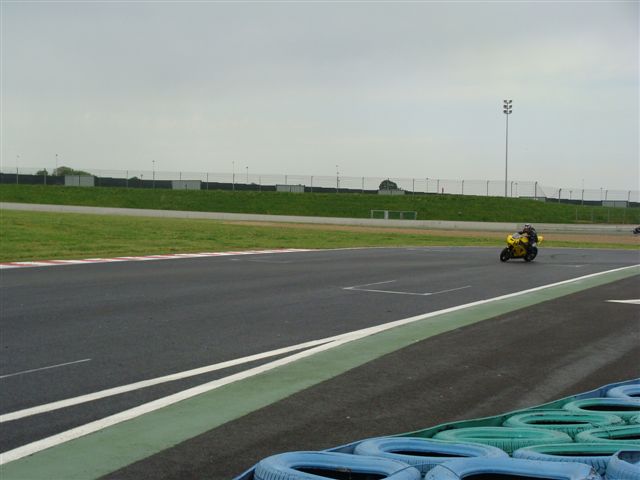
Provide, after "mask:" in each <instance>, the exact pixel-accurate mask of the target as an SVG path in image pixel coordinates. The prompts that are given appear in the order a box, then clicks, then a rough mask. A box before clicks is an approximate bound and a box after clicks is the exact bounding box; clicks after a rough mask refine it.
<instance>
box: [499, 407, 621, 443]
mask: <svg viewBox="0 0 640 480" xmlns="http://www.w3.org/2000/svg"><path fill="white" fill-rule="evenodd" d="M502 425H503V426H505V427H530V428H543V429H545V430H556V431H558V432H564V433H566V434H567V435H570V436H571V438H573V437H575V436H576V434H578V433H580V432H583V431H585V430H591V429H593V428H598V427H615V426H619V425H625V421H624V420H623V419H622V418H620V417H619V416H617V415H611V414H609V413H601V412H571V411H569V410H533V411H529V412H523V413H517V414H515V415H512V416H511V417H509V418H507V419H506V420H505V421H504V423H503V424H502Z"/></svg>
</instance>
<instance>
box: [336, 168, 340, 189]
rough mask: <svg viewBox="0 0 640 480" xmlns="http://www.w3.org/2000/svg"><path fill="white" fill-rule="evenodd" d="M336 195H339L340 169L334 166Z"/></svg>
mask: <svg viewBox="0 0 640 480" xmlns="http://www.w3.org/2000/svg"><path fill="white" fill-rule="evenodd" d="M336 193H340V167H339V166H338V165H336Z"/></svg>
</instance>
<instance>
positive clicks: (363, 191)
mask: <svg viewBox="0 0 640 480" xmlns="http://www.w3.org/2000/svg"><path fill="white" fill-rule="evenodd" d="M362 193H364V177H362Z"/></svg>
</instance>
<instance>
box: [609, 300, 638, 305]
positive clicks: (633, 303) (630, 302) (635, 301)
mask: <svg viewBox="0 0 640 480" xmlns="http://www.w3.org/2000/svg"><path fill="white" fill-rule="evenodd" d="M607 302H611V303H628V304H631V305H640V299H639V300H607Z"/></svg>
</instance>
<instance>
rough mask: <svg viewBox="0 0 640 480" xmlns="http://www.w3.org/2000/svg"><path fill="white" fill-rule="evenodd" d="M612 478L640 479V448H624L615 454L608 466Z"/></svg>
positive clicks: (623, 479)
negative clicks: (631, 449)
mask: <svg viewBox="0 0 640 480" xmlns="http://www.w3.org/2000/svg"><path fill="white" fill-rule="evenodd" d="M607 478H609V479H611V480H640V450H634V451H626V450H623V451H621V452H618V453H617V454H615V455H614V456H613V457H612V458H611V460H610V461H609V466H608V467H607Z"/></svg>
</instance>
